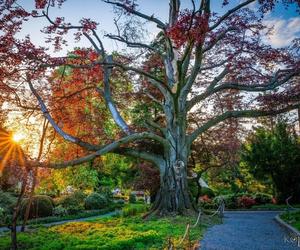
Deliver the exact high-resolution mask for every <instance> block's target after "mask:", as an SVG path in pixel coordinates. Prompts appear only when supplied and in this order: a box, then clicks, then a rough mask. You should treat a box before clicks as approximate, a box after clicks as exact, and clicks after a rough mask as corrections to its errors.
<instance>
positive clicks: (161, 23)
mask: <svg viewBox="0 0 300 250" xmlns="http://www.w3.org/2000/svg"><path fill="white" fill-rule="evenodd" d="M102 1H103V2H105V3H109V4H112V5H115V6H117V7H119V8H122V9H123V10H125V11H127V12H128V13H131V14H133V15H135V16H138V17H141V18H143V19H145V20H147V21H150V22H154V23H156V24H157V27H158V28H160V29H165V28H166V25H165V24H164V23H163V22H162V21H160V20H159V19H158V18H156V17H154V15H152V16H148V15H146V14H144V13H141V12H139V11H137V10H135V9H134V8H129V7H128V6H126V5H125V4H122V3H119V2H116V1H110V0H102Z"/></svg>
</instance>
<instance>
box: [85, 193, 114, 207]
mask: <svg viewBox="0 0 300 250" xmlns="http://www.w3.org/2000/svg"><path fill="white" fill-rule="evenodd" d="M108 204H109V202H108V200H107V198H106V197H105V196H104V195H103V194H99V193H91V194H90V195H89V196H88V197H86V199H85V200H84V206H85V208H86V209H101V208H105V207H106V206H107V205H108Z"/></svg>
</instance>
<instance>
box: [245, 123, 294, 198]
mask: <svg viewBox="0 0 300 250" xmlns="http://www.w3.org/2000/svg"><path fill="white" fill-rule="evenodd" d="M299 149H300V145H299V141H298V137H297V136H296V135H295V134H293V133H291V132H290V131H289V130H288V127H287V125H286V124H284V123H278V124H277V125H276V127H275V129H274V130H273V131H272V130H268V129H264V128H258V129H257V130H256V131H255V133H253V134H252V135H251V136H250V137H249V138H248V140H247V142H246V143H245V144H244V146H243V150H242V155H241V156H242V160H243V161H244V164H246V165H247V166H248V168H249V171H250V173H252V174H253V175H254V177H255V178H258V179H259V180H267V179H271V180H272V183H274V188H275V191H276V194H277V195H276V196H277V198H278V201H279V202H284V201H285V199H287V198H288V197H289V196H291V195H292V196H293V197H292V201H294V202H299V201H300V174H299V173H300V172H299V169H300V165H299V162H300V150H299Z"/></svg>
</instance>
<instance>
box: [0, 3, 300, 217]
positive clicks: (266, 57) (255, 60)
mask: <svg viewBox="0 0 300 250" xmlns="http://www.w3.org/2000/svg"><path fill="white" fill-rule="evenodd" d="M63 2H64V1H63V0H51V1H50V0H49V1H47V0H36V1H35V3H36V9H35V10H34V11H32V12H29V11H27V10H25V9H23V8H22V6H21V5H19V4H18V1H16V0H9V1H8V0H7V1H6V0H2V1H0V3H1V5H0V6H1V7H0V12H1V14H0V19H1V22H0V25H1V31H3V32H2V33H1V35H0V36H1V50H0V53H1V54H0V55H1V61H2V64H1V85H0V86H1V88H3V89H4V87H5V88H7V89H8V91H9V94H10V95H14V94H15V92H14V91H17V89H18V87H19V85H17V84H15V83H16V80H18V82H20V79H22V80H23V82H24V84H28V86H29V89H30V91H31V92H32V94H33V95H34V96H35V98H36V99H37V101H38V103H39V106H40V108H41V111H42V112H43V114H44V116H45V117H46V118H47V119H48V121H49V123H50V124H51V125H52V126H53V128H54V129H55V130H56V132H57V133H58V134H60V135H61V136H62V137H63V138H64V139H65V140H67V141H69V142H71V143H74V144H77V145H79V146H80V147H82V148H84V149H85V150H86V153H87V155H86V156H84V157H81V158H78V159H74V160H71V161H68V162H63V163H44V165H45V167H52V168H64V167H69V166H75V165H77V164H81V163H83V162H86V161H91V160H93V159H94V158H96V157H99V156H101V155H103V154H106V153H108V152H114V153H117V154H122V155H127V156H133V157H138V158H141V159H143V160H146V161H150V162H152V163H153V164H154V165H156V166H157V168H158V169H159V171H160V190H159V192H158V195H157V198H156V202H155V204H154V206H153V212H155V213H157V214H160V215H165V214H170V213H188V212H190V211H193V206H192V202H191V200H190V197H189V192H188V186H187V163H188V158H189V155H190V150H191V146H192V144H193V142H194V141H195V140H196V139H197V138H198V137H199V136H201V134H203V133H205V132H206V131H208V130H209V129H211V128H213V127H215V126H218V125H220V124H221V123H222V122H224V121H226V120H228V119H237V118H245V117H247V118H251V117H253V118H254V117H260V116H268V115H276V114H279V113H283V112H288V111H290V110H293V109H295V108H297V107H299V101H300V100H299V92H298V91H297V90H299V88H296V87H295V86H297V83H296V82H295V81H294V79H295V77H296V76H298V75H299V73H300V69H299V50H298V49H297V46H299V40H295V41H294V42H293V44H291V46H289V47H287V48H282V49H275V48H272V47H271V46H270V45H267V44H265V43H264V41H266V39H263V36H264V35H266V33H267V28H266V27H265V26H264V23H263V18H262V16H263V15H264V13H266V12H268V11H272V9H273V8H274V6H275V4H277V3H278V2H281V4H283V5H288V4H294V5H297V6H296V7H299V6H300V3H299V1H298V0H292V1H291V0H289V1H287V0H282V1H275V0H273V1H272V0H271V1H270V0H258V1H255V0H245V1H228V0H224V1H223V2H222V5H223V9H222V10H221V12H220V13H219V14H218V13H217V9H219V8H217V7H219V6H216V5H213V3H212V2H213V1H209V0H201V1H197V2H196V1H193V0H192V1H190V6H191V8H190V9H182V8H181V1H180V0H170V1H169V18H168V20H167V21H163V20H161V19H160V18H159V17H157V16H155V15H154V14H153V15H151V14H150V15H148V14H146V13H143V12H142V11H140V10H139V8H138V5H137V4H136V2H135V1H131V0H104V1H103V2H105V3H107V4H108V5H112V6H113V7H114V10H115V11H116V14H117V16H118V18H116V19H115V24H116V30H117V32H116V33H115V34H110V33H104V34H103V33H102V32H98V30H99V26H101V25H98V23H97V22H95V21H93V20H91V19H89V18H83V19H81V20H80V22H79V25H73V24H70V23H68V22H67V21H65V19H64V17H56V18H53V17H52V15H51V9H52V7H53V8H54V7H57V6H61V5H62V4H63ZM237 2H238V3H237ZM253 3H256V4H257V8H258V14H255V13H254V12H253V11H252V10H251V9H249V8H248V7H249V6H250V4H253ZM91 8H96V6H91ZM215 8H216V10H215ZM41 18H43V19H45V20H46V21H48V22H49V26H47V27H45V29H44V30H43V32H44V33H46V34H47V35H49V37H48V38H47V42H50V43H52V44H53V48H54V49H60V48H61V46H62V45H63V44H65V42H66V41H65V39H67V38H69V36H66V34H67V33H70V32H73V33H74V34H75V39H76V40H80V39H83V38H84V39H86V40H87V41H88V42H90V44H91V47H92V49H93V53H87V54H79V55H74V56H72V57H71V58H70V57H69V56H68V57H60V58H53V57H51V56H50V55H49V54H47V51H46V50H45V49H44V48H41V47H36V46H34V44H33V43H32V42H31V40H30V38H29V37H26V38H25V39H23V40H22V39H20V38H18V36H17V34H18V32H19V31H20V30H21V28H22V23H23V22H26V21H27V19H32V20H33V21H37V22H38V21H39V19H41ZM122 20H123V21H122ZM140 20H142V21H143V22H147V23H151V24H155V25H156V26H157V29H158V30H159V31H158V35H157V38H156V40H155V42H146V41H145V39H143V36H142V35H141V34H140V32H139V31H140V30H141V29H140V28H139V27H141V26H142V25H143V23H142V22H141V21H140ZM145 27H147V26H145ZM105 39H111V40H113V41H116V42H118V43H122V44H123V45H125V46H127V47H128V48H131V49H137V50H139V51H141V52H145V51H148V53H147V55H151V56H147V57H146V58H145V57H143V56H139V57H138V56H136V55H141V53H135V54H131V55H127V56H126V55H124V56H123V57H120V56H116V55H115V54H110V53H109V52H108V50H107V49H105V48H104V44H105V43H104V42H103V41H104V40H105ZM142 54H143V53H142ZM143 62H144V63H143ZM2 65H3V66H2ZM63 65H65V66H68V67H71V68H74V69H76V68H82V69H84V70H82V71H81V74H90V73H91V71H94V70H97V69H99V68H101V74H102V75H103V80H101V82H99V84H98V85H97V86H94V87H95V90H96V91H97V92H98V93H99V95H101V96H102V97H103V99H104V101H105V103H106V106H107V109H108V110H109V111H110V113H111V117H112V118H113V120H114V122H115V123H116V125H117V126H118V127H119V129H120V131H122V133H120V135H119V136H117V137H115V138H114V140H113V141H112V142H110V143H107V144H91V143H89V142H87V141H84V140H83V139H82V138H80V137H76V136H74V135H71V134H69V133H67V132H66V131H64V129H63V128H62V127H61V126H60V125H59V122H58V121H55V119H53V117H52V116H51V109H50V108H51V107H50V108H47V103H48V101H47V95H45V92H47V91H45V86H46V87H47V86H49V84H50V83H49V81H50V80H51V79H49V78H47V77H46V76H47V72H48V71H47V70H48V69H52V68H55V67H58V66H60V67H61V66H63ZM116 72H125V73H126V74H127V75H128V77H130V76H131V77H132V82H133V83H134V84H136V88H135V89H139V90H143V91H142V92H143V93H144V95H145V96H147V98H148V99H147V103H149V102H150V100H151V102H152V103H155V104H156V105H158V107H159V109H158V112H159V115H157V114H156V116H155V117H154V116H151V115H150V116H147V117H146V118H147V119H144V123H145V124H144V126H140V124H134V123H132V120H131V119H126V118H124V117H123V116H122V114H124V113H122V112H120V106H118V103H116V102H115V100H114V96H113V92H112V91H111V87H112V86H111V85H112V81H111V78H112V77H113V75H114V74H116ZM290 86H291V87H290ZM288 88H293V89H294V90H295V91H289V92H288V99H277V100H276V102H275V103H274V104H273V103H272V105H265V103H269V102H268V99H264V98H263V95H264V93H266V91H276V90H278V91H281V92H282V91H284V90H285V89H288ZM48 89H49V88H48ZM224 91H226V92H227V93H228V91H229V92H230V91H233V92H235V93H236V92H241V93H244V92H245V93H246V92H248V93H251V94H244V95H243V96H244V98H243V100H240V99H239V100H237V102H238V103H232V104H231V105H229V104H230V103H228V105H229V106H230V108H226V109H218V110H214V109H212V107H211V106H212V105H213V104H212V101H211V100H213V99H214V98H215V96H218V95H220V94H221V93H222V92H224ZM47 93H49V92H47ZM258 93H260V94H261V95H259V96H258ZM258 97H259V98H258ZM144 101H146V99H144ZM260 103H263V104H264V105H261V106H260ZM275 104H276V105H275ZM228 105H227V106H228ZM23 106H24V105H23ZM149 106H150V104H149ZM199 111H201V112H199ZM194 112H198V119H199V120H198V126H197V127H195V126H193V123H189V122H188V121H189V118H190V117H191V116H192V114H193V113H194ZM199 113H200V114H199ZM99 122H101V121H99Z"/></svg>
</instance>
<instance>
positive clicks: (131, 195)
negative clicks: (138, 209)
mask: <svg viewBox="0 0 300 250" xmlns="http://www.w3.org/2000/svg"><path fill="white" fill-rule="evenodd" d="M129 203H132V204H133V203H136V195H135V194H130V195H129Z"/></svg>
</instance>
